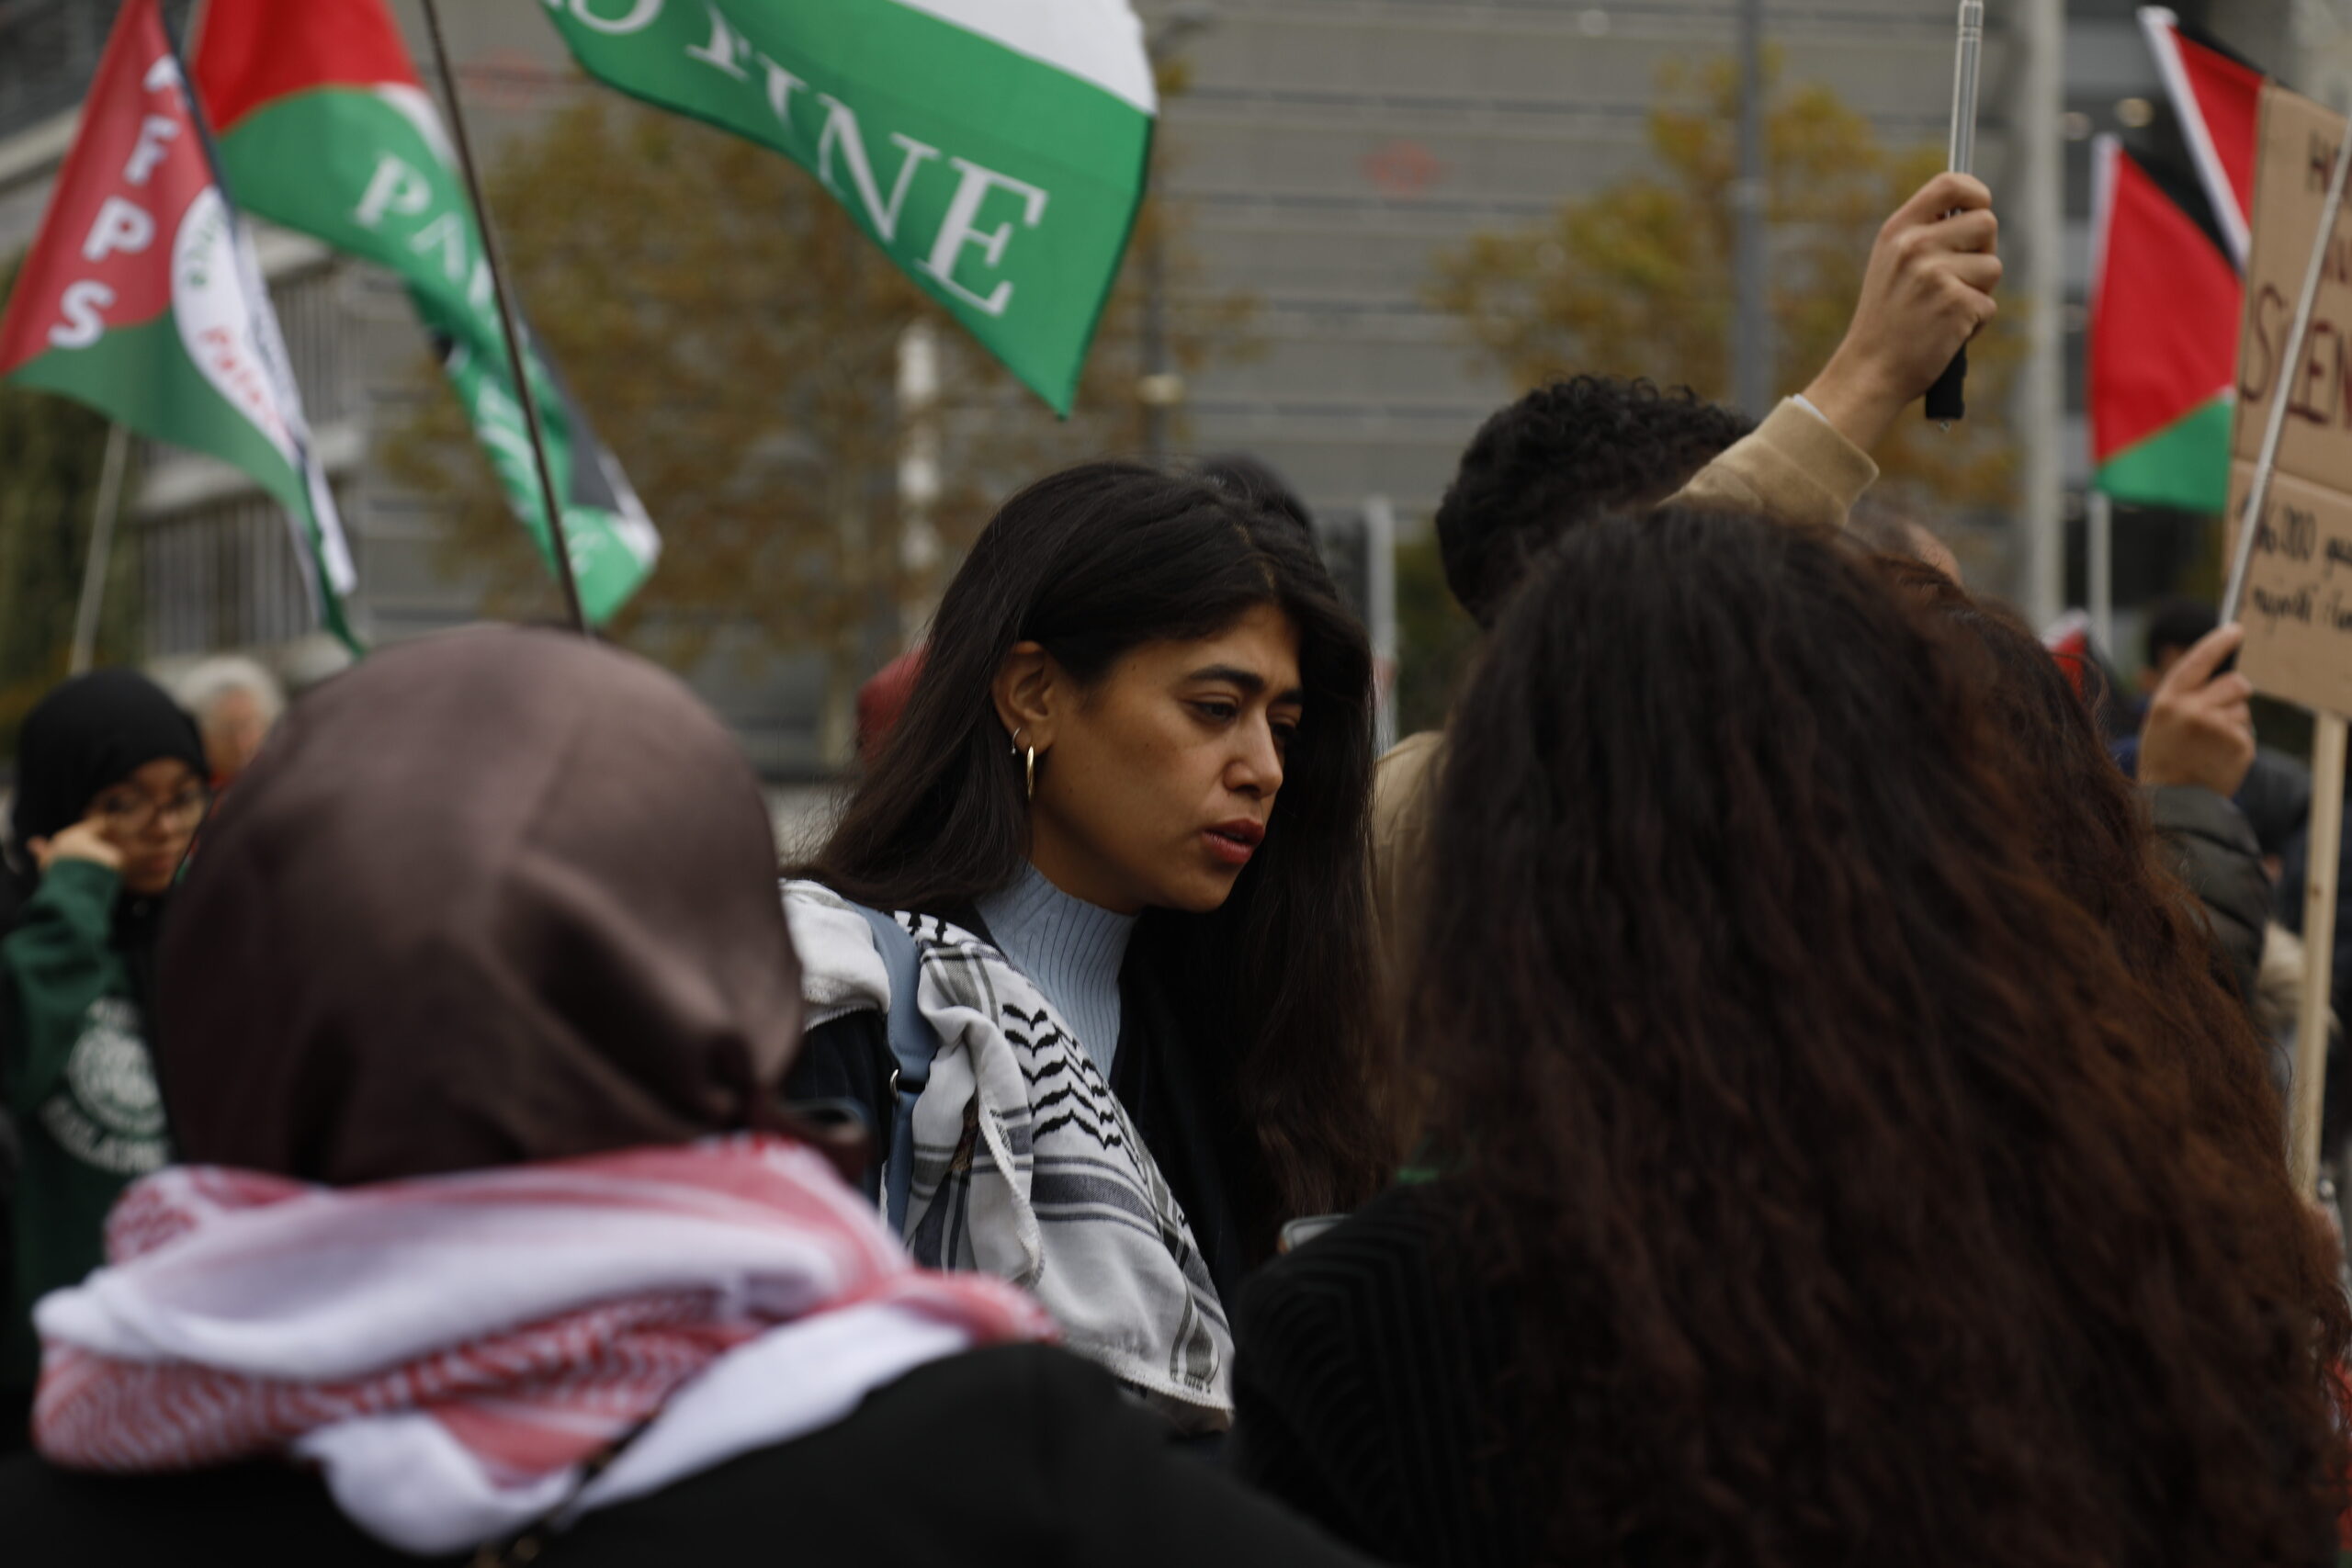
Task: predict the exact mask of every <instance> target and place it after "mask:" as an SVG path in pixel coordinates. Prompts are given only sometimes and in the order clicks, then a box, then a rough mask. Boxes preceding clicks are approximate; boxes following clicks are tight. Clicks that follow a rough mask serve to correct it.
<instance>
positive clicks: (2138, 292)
mask: <svg viewBox="0 0 2352 1568" xmlns="http://www.w3.org/2000/svg"><path fill="white" fill-rule="evenodd" d="M2244 294H2245V287H2244V285H2243V283H2242V282H2241V280H2240V279H2239V276H2238V273H2237V269H2236V268H2235V267H2233V266H2232V265H2230V262H2229V258H2228V257H2226V256H2224V255H2223V254H2222V253H2221V252H2220V251H2219V250H2217V249H2215V248H2214V245H2213V242H2212V241H2211V240H2210V239H2209V238H2207V237H2206V234H2205V231H2203V230H2201V229H2199V227H2198V226H2197V224H2196V223H2195V222H2194V221H2192V220H2190V218H2189V217H2188V214H2187V213H2185V212H2183V211H2182V210H2181V209H2179V208H2178V207H2177V206H2176V205H2175V204H2174V203H2173V201H2172V198H2171V197H2167V196H2165V193H2164V192H2163V191H2162V190H2160V189H2158V188H2157V186H2156V183H2155V182H2154V180H2153V179H2151V178H2149V176H2148V173H2147V171H2146V170H2144V169H2143V168H2142V167H2141V166H2140V164H2138V163H2137V162H2136V161H2135V160H2134V159H2133V158H2132V157H2131V154H2130V153H2128V152H2124V151H2123V149H2122V147H2121V145H2120V144H2119V143H2118V142H2117V141H2116V140H2115V139H2114V138H2113V137H2109V136H2103V137H2100V138H2099V139H2098V141H2097V142H2096V143H2095V144H2094V145H2093V147H2092V150H2091V289H2090V332H2089V338H2088V346H2087V349H2086V355H2085V358H2086V370H2087V376H2088V381H2089V387H2088V401H2089V404H2090V425H2091V483H2092V484H2093V485H2095V486H2096V487H2098V489H2099V490H2101V491H2106V492H2107V493H2108V494H2109V495H2111V496H2113V497H2114V498H2115V499H2116V500H2118V501H2121V502H2131V503H2133V504H2136V505H2141V506H2169V507H2176V508H2178V509H2180V510H2182V511H2188V512H2220V511H2221V510H2222V509H2223V508H2224V507H2225V506H2226V505H2227V504H2228V503H2229V482H2230V415H2231V408H2230V400H2231V394H2232V389H2233V388H2234V386H2235V385H2236V379H2237V344H2238V316H2239V312H2240V310H2241V307H2242V304H2243V299H2244Z"/></svg>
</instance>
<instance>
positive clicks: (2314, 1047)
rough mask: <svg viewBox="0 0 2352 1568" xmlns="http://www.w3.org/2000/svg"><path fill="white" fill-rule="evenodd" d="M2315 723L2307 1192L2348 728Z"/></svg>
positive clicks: (2299, 1120)
mask: <svg viewBox="0 0 2352 1568" xmlns="http://www.w3.org/2000/svg"><path fill="white" fill-rule="evenodd" d="M2280 401H2282V402H2283V401H2285V400H2284V399H2281V400H2280ZM2318 719H2319V722H2318V724H2317V725H2316V726H2315V727H2314V728H2313V730H2312V824H2311V856H2310V861H2309V869H2308V870H2307V871H2306V872H2305V873H2304V878H2303V996H2302V1003H2301V1007H2299V1008H2298V1009H2297V1010H2296V1015H2295V1077H2294V1087H2293V1089H2292V1093H2293V1096H2294V1103H2293V1106H2292V1109H2291V1111H2290V1116H2289V1119H2288V1124H2287V1125H2288V1143H2287V1168H2288V1170H2289V1171H2290V1173H2291V1174H2292V1175H2293V1177H2294V1179H2295V1186H2296V1187H2297V1188H2298V1189H2299V1190H2301V1191H2304V1192H2310V1191H2312V1190H2315V1189H2316V1187H2317V1185H2318V1182H2319V1156H2320V1146H2319V1131H2320V1128H2319V1122H2320V1103H2321V1100H2322V1097H2323V1091H2324V1089H2326V1087H2327V1024H2328V1013H2329V1009H2328V993H2329V992H2330V991H2331V990H2332V989H2333V988H2334V986H2333V982H2334V979H2335V872H2336V860H2337V857H2338V854H2339V853H2340V852H2341V850H2342V848H2343V843H2344V741H2345V723H2344V720H2342V719H2340V718H2338V717H2336V716H2335V715H2334V714H2332V713H2324V714H2321V715H2319V716H2318Z"/></svg>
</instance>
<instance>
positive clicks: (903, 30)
mask: <svg viewBox="0 0 2352 1568" xmlns="http://www.w3.org/2000/svg"><path fill="white" fill-rule="evenodd" d="M1082 15H1083V13H1082V12H1081V11H1080V10H1078V9H1073V11H1072V13H1071V20H1070V22H1069V24H1068V25H1069V26H1072V27H1077V26H1080V25H1083V23H1082V20H1081V18H1082ZM548 17H549V18H550V19H551V20H552V21H553V22H554V23H555V25H556V28H558V30H559V31H560V32H561V33H562V35H563V38H564V41H565V42H566V43H567V44H568V45H570V46H571V51H572V53H573V55H574V56H575V57H577V58H578V60H579V61H580V63H581V64H582V66H583V67H585V68H586V69H587V70H588V71H589V72H590V73H592V74H594V75H595V76H598V77H600V78H602V79H603V80H604V81H605V82H607V83H609V84H611V85H613V86H615V87H617V88H619V89H620V90H621V91H623V92H626V93H629V94H631V95H634V96H638V97H640V98H644V99H647V100H648V101H650V102H652V103H655V104H659V105H661V106H662V107H665V108H670V109H674V110H677V111H679V112H681V113H684V114H688V115H692V116H694V117H695V118H700V119H705V120H707V121H709V122H711V123H712V124H714V125H717V126H719V127H721V128H722V129H725V130H731V131H733V132H735V133H736V134H738V135H741V136H743V137H746V138H748V139H750V140H751V141H756V142H759V143H761V144H762V145H763V146H767V147H771V148H774V149H775V150H776V151H777V152H783V153H784V154H786V156H787V157H789V158H791V159H792V160H793V161H794V162H796V163H797V164H800V165H801V166H802V167H803V168H806V169H808V170H809V172H810V173H812V174H814V175H816V176H817V178H818V179H819V180H820V181H821V182H823V184H824V185H825V186H826V188H827V189H829V190H831V192H832V193H833V195H834V196H835V197H837V198H838V199H839V200H840V201H841V202H842V206H843V207H844V208H846V209H847V210H848V211H849V214H850V216H851V217H852V218H853V219H854V220H855V221H856V222H857V223H858V225H859V226H860V227H861V228H863V229H864V230H865V231H866V233H867V234H868V235H869V236H871V237H872V238H873V240H874V241H875V243H876V244H878V245H880V246H881V247H882V248H883V250H884V251H886V252H887V253H888V254H889V255H890V257H891V259H892V260H893V261H895V262H896V263H898V265H899V267H900V268H901V269H902V270H904V271H905V273H906V274H907V276H910V278H912V279H913V280H914V281H915V282H916V283H917V284H918V285H920V286H921V287H922V288H923V289H924V290H925V291H926V292H928V293H929V294H930V295H931V296H932V298H933V299H937V300H938V301H939V302H940V303H941V304H942V305H944V307H946V309H947V310H948V311H949V312H950V313H952V314H953V315H954V316H955V317H956V320H957V321H960V322H961V323H962V324H963V325H964V327H965V328H966V330H967V331H968V332H970V333H971V334H972V335H973V336H974V337H975V338H977V339H978V341H979V342H980V343H981V344H983V345H985V346H986V347H987V348H988V349H989V352H991V353H992V354H994V355H996V356H997V357H998V358H999V359H1001V361H1003V363H1004V365H1005V366H1006V367H1007V368H1009V369H1010V370H1012V373H1013V374H1014V375H1015V376H1017V377H1019V378H1020V379H1021V380H1022V381H1023V383H1024V384H1026V385H1027V386H1028V387H1029V388H1030V389H1032V390H1034V391H1035V392H1036V393H1037V394H1038V396H1040V397H1042V398H1044V399H1045V400H1046V401H1047V402H1048V403H1050V404H1052V405H1053V407H1054V409H1055V410H1056V412H1061V413H1067V412H1069V406H1070V402H1071V400H1072V399H1073V398H1074V397H1075V396H1076V394H1077V389H1078V381H1079V375H1080V370H1081V369H1082V368H1083V367H1084V364H1085V360H1086V352H1087V348H1088V345H1089V344H1090V343H1091V341H1092V339H1093V335H1094V328H1095V323H1096V321H1098V319H1099V318H1100V316H1101V314H1102V310H1103V304H1104V302H1105V301H1106V300H1107V299H1109V297H1110V291H1111V286H1112V283H1113V282H1114V279H1115V278H1116V276H1117V274H1118V268H1119V260H1120V256H1121V255H1122V254H1123V253H1124V252H1125V248H1126V243H1127V235H1128V232H1129V231H1130V230H1131V229H1132V227H1133V226H1134V222H1135V215H1136V208H1137V207H1138V205H1139V204H1140V202H1141V200H1142V197H1143V187H1144V177H1145V171H1146V166H1147V164H1148V157H1149V152H1150V147H1151V131H1152V117H1151V116H1150V115H1149V114H1148V112H1146V111H1145V110H1144V109H1142V108H1139V107H1136V104H1134V103H1131V102H1129V101H1127V100H1126V99H1125V98H1123V97H1120V96H1116V95H1115V94H1114V93H1112V92H1110V91H1108V90H1106V89H1105V88H1104V87H1103V86H1101V85H1097V84H1096V83H1094V82H1091V81H1089V80H1086V79H1085V78H1084V77H1082V76H1080V75H1078V74H1074V73H1070V72H1068V71H1065V70H1063V69H1061V68H1059V67H1057V66H1054V65H1051V64H1048V63H1046V62H1043V61H1041V60H1038V59H1035V58H1032V57H1031V56H1029V55H1027V54H1023V53H1021V52H1019V51H1015V50H1013V49H1011V48H1008V47H1006V46H1005V45H1004V44H1001V43H999V42H997V41H994V40H993V39H987V38H983V37H981V36H980V35H978V33H975V32H970V31H967V30H966V29H965V28H960V27H957V26H955V25H954V24H952V23H949V22H946V21H944V20H942V19H941V18H939V17H936V16H933V15H931V14H930V13H928V12H925V11H922V10H920V9H917V8H915V7H913V6H905V5H900V4H899V3H898V0H822V3H821V4H809V3H806V0H704V3H703V4H698V5H681V4H662V3H660V0H633V3H629V0H572V3H571V4H562V3H560V0H550V4H549V6H548ZM776 264H777V265H779V266H788V265H791V258H790V257H789V256H779V257H777V258H776Z"/></svg>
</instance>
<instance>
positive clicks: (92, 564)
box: [67, 424, 130, 675]
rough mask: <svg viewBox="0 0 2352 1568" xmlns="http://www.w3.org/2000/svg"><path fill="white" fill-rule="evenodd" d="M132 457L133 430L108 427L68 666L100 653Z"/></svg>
mask: <svg viewBox="0 0 2352 1568" xmlns="http://www.w3.org/2000/svg"><path fill="white" fill-rule="evenodd" d="M129 461H130V432H129V431H128V430H125V429H124V428H123V427H122V426H121V425H119V424H109V425H108V426H107V455H106V461H105V463H104V464H103V465H102V466H101V467H100V468H99V469H98V495H97V504H96V505H95V506H93V507H92V508H91V509H90V552H89V555H88V557H87V558H85V560H84V561H83V563H82V603H81V604H80V605H79V606H78V607H76V608H75V610H74V655H73V662H72V664H71V665H69V666H68V667H67V669H68V672H69V673H71V674H74V675H80V674H84V673H85V672H86V671H88V670H89V668H90V666H91V664H92V663H93V662H95V661H96V659H97V656H98V610H99V607H100V605H101V604H103V603H104V602H105V599H106V592H107V586H106V584H107V562H108V561H109V560H110V559H112V558H113V556H114V529H115V521H116V519H117V518H119V517H120V516H121V515H122V470H123V466H124V465H125V464H126V463H128V462H129Z"/></svg>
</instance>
